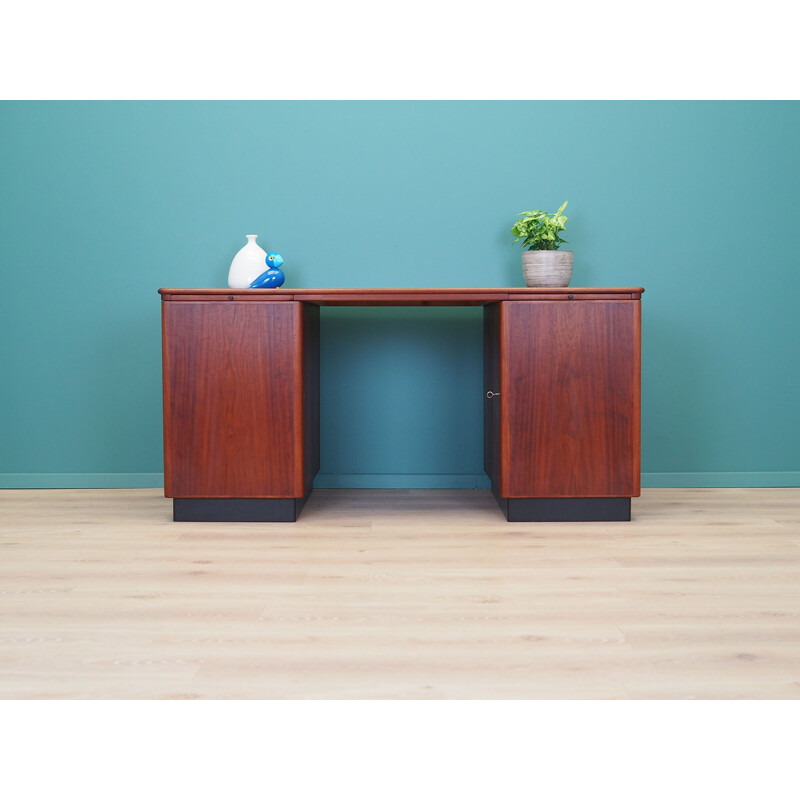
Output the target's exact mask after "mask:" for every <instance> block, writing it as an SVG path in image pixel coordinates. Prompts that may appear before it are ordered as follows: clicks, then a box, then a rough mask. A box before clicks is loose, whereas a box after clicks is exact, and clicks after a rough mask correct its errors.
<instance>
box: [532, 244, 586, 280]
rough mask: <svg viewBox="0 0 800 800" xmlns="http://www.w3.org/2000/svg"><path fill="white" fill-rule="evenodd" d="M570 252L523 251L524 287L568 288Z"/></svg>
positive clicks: (570, 271)
mask: <svg viewBox="0 0 800 800" xmlns="http://www.w3.org/2000/svg"><path fill="white" fill-rule="evenodd" d="M574 255H575V253H573V252H572V251H571V250H525V251H524V252H523V253H522V274H523V275H524V276H525V285H526V286H569V282H570V281H571V280H572V258H573V256H574Z"/></svg>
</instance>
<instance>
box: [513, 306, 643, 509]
mask: <svg viewBox="0 0 800 800" xmlns="http://www.w3.org/2000/svg"><path fill="white" fill-rule="evenodd" d="M640 309H641V306H640V302H639V301H638V300H574V301H568V300H539V301H527V302H526V301H509V302H506V303H504V304H503V309H502V321H501V329H502V347H501V353H502V372H503V374H502V393H501V397H502V401H503V402H502V409H503V410H502V416H503V419H502V433H501V440H502V445H501V447H502V489H501V493H502V495H503V496H504V497H635V496H638V495H639V494H640V474H639V470H640V468H639V440H640V434H639V429H640V388H639V387H640Z"/></svg>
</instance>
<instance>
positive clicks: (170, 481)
mask: <svg viewBox="0 0 800 800" xmlns="http://www.w3.org/2000/svg"><path fill="white" fill-rule="evenodd" d="M162 311H163V337H164V338H163V341H164V351H163V352H164V493H165V495H166V496H167V497H297V496H301V495H302V494H303V492H302V481H298V480H297V469H296V460H295V459H296V456H295V454H296V450H295V428H296V426H299V425H300V420H299V419H297V417H296V414H295V398H296V397H297V396H299V391H300V387H299V385H298V382H297V376H296V371H295V370H296V365H297V364H298V363H299V349H298V348H299V342H298V341H297V330H298V323H299V319H300V303H293V302H290V303H264V304H257V303H230V302H219V303H208V302H202V303H163V304H162ZM298 458H299V453H298Z"/></svg>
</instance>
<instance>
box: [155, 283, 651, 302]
mask: <svg viewBox="0 0 800 800" xmlns="http://www.w3.org/2000/svg"><path fill="white" fill-rule="evenodd" d="M158 292H159V294H160V295H161V299H162V300H164V301H167V300H173V301H175V300H178V301H195V302H198V301H209V300H211V301H213V300H217V301H219V300H238V301H243V300H255V301H262V302H263V301H268V302H276V301H281V300H299V301H301V302H304V303H315V304H317V305H322V306H482V305H485V304H486V303H496V302H498V301H500V300H639V299H640V298H641V296H642V292H644V289H643V288H642V287H640V286H639V287H625V288H619V287H616V288H591V287H590V288H587V287H578V286H575V287H573V286H568V287H565V288H555V289H552V288H528V287H525V286H508V287H504V286H501V287H495V288H488V289H475V288H466V289H460V288H457V289H440V288H408V289H159V290H158Z"/></svg>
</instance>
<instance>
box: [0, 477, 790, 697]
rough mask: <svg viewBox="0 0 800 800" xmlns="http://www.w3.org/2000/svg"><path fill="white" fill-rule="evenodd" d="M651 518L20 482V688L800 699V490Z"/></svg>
mask: <svg viewBox="0 0 800 800" xmlns="http://www.w3.org/2000/svg"><path fill="white" fill-rule="evenodd" d="M633 510H634V521H633V522H631V523H576V524H565V523H560V524H549V523H548V524H543V523H539V524H533V523H530V524H527V523H526V524H508V523H506V522H505V521H504V520H503V518H502V516H501V514H500V512H499V510H498V509H497V507H496V506H495V504H494V501H493V499H492V498H491V496H490V495H489V493H488V492H482V491H476V492H462V491H450V492H444V491H424V492H423V491H360V490H359V491H356V490H348V491H317V492H315V493H314V495H313V496H312V499H311V500H310V501H309V503H308V505H307V506H306V509H305V510H304V512H303V514H302V516H301V518H300V521H299V522H297V523H296V524H294V525H291V524H279V523H273V524H224V523H214V524H209V523H206V524H198V523H173V522H172V521H171V503H170V501H169V500H165V499H164V498H163V497H162V496H161V492H160V491H159V490H150V489H130V490H41V491H40V490H25V491H17V490H6V491H2V492H0V698H512V699H523V698H800V580H798V578H800V489H682V490H676V489H650V490H646V491H645V493H644V495H643V497H641V498H639V499H635V500H634V506H633Z"/></svg>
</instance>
